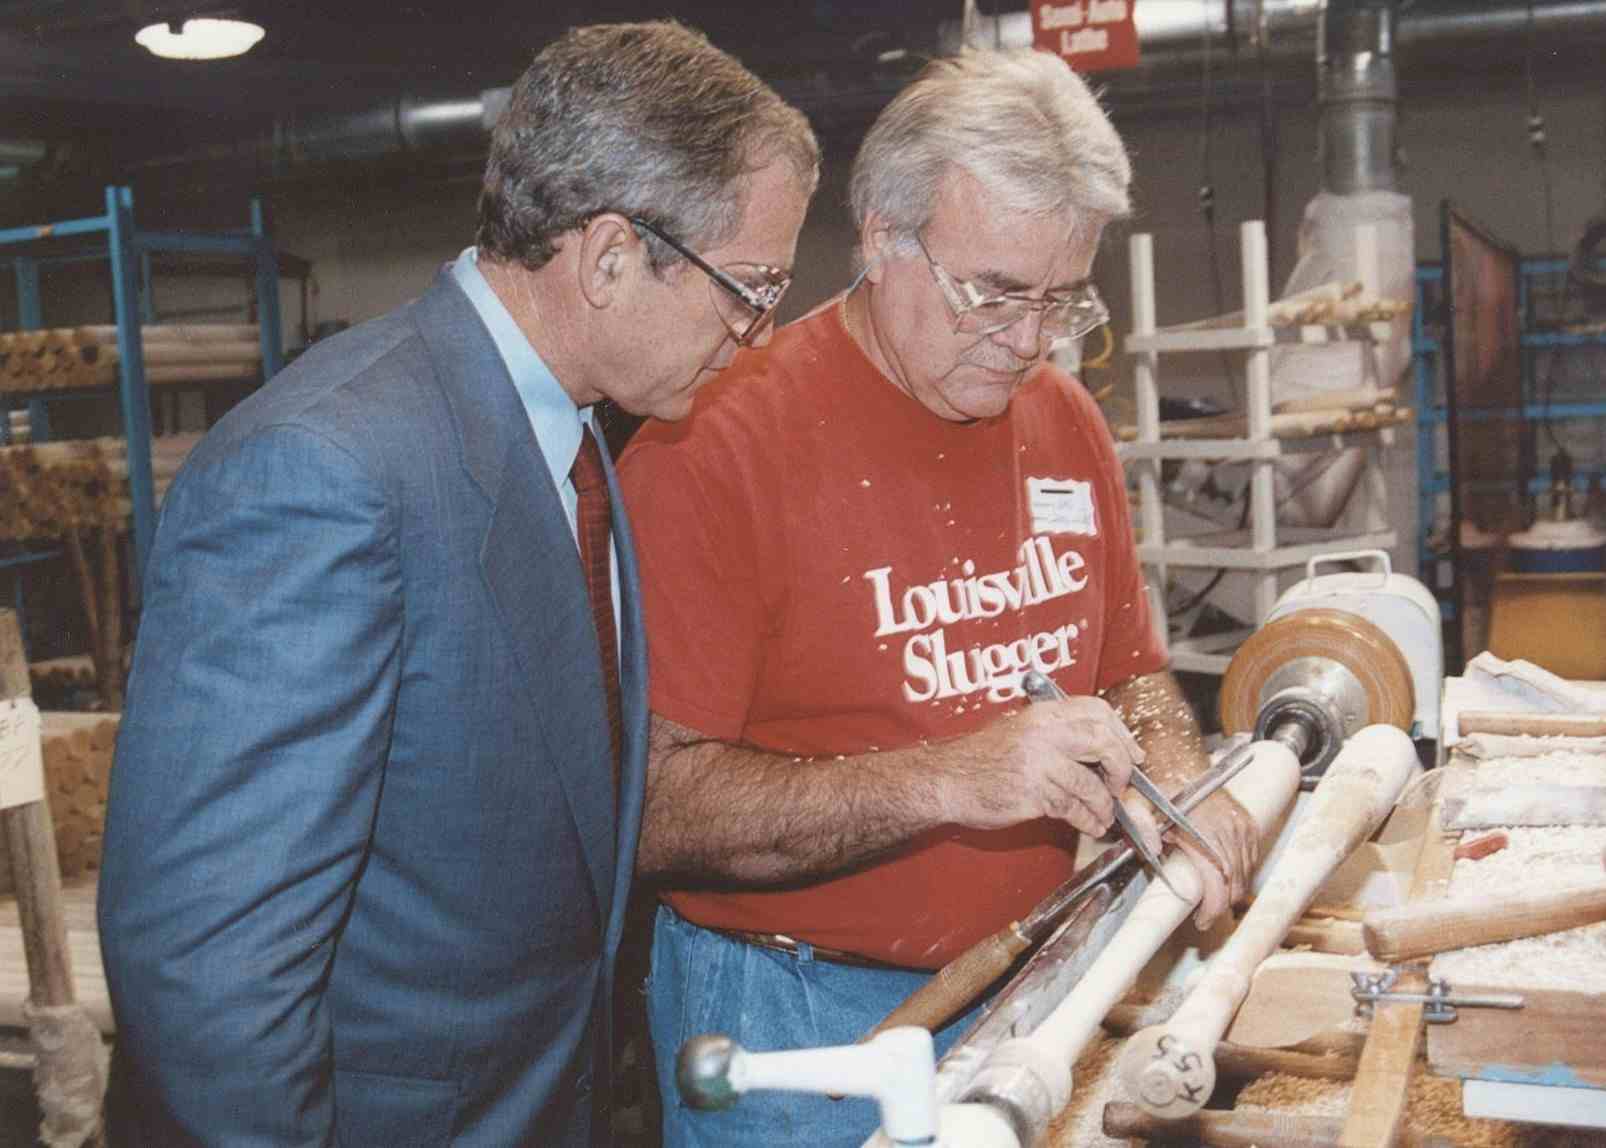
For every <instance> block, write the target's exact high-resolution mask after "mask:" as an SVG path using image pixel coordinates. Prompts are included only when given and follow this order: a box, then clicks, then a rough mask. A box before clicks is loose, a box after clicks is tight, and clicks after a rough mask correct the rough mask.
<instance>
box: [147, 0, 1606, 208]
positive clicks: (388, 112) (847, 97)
mask: <svg viewBox="0 0 1606 1148" xmlns="http://www.w3.org/2000/svg"><path fill="white" fill-rule="evenodd" d="M1396 7H1397V6H1396V5H1395V4H1385V5H1380V6H1379V5H1366V4H1364V3H1347V2H1345V3H1341V2H1340V0H1331V2H1327V0H1186V2H1184V0H1160V2H1153V0H1151V2H1149V3H1143V4H1139V5H1138V6H1137V8H1136V9H1135V19H1136V22H1137V27H1138V36H1139V40H1140V43H1141V45H1142V51H1143V63H1142V65H1140V66H1139V67H1138V68H1137V69H1135V70H1133V71H1132V72H1130V73H1123V74H1121V75H1119V76H1115V77H1112V78H1111V80H1110V82H1109V91H1110V98H1111V101H1112V102H1113V103H1116V104H1117V105H1119V106H1121V107H1122V109H1123V110H1126V109H1128V108H1131V109H1134V110H1141V109H1142V108H1143V107H1144V106H1145V105H1146V104H1149V103H1155V104H1158V103H1159V102H1161V101H1163V100H1165V99H1167V98H1172V99H1176V98H1189V99H1197V85H1198V76H1199V66H1200V63H1201V60H1202V58H1203V55H1204V53H1205V51H1206V50H1207V38H1208V50H1209V51H1210V52H1211V53H1212V60H1213V64H1212V66H1213V67H1214V68H1216V69H1217V75H1218V78H1219V79H1220V80H1221V81H1222V82H1223V85H1224V86H1226V85H1228V84H1230V83H1231V82H1232V81H1233V80H1234V79H1235V78H1236V79H1238V80H1241V81H1243V82H1244V83H1246V84H1250V85H1256V84H1258V79H1257V78H1256V69H1257V68H1258V67H1259V64H1260V60H1261V58H1262V56H1264V58H1265V59H1266V60H1267V61H1268V62H1270V63H1273V64H1277V65H1281V66H1289V65H1298V64H1301V63H1303V62H1304V61H1308V60H1309V59H1310V58H1311V53H1312V51H1313V45H1314V44H1315V43H1316V41H1317V38H1318V27H1319V26H1322V24H1323V16H1324V13H1326V14H1327V15H1328V17H1329V18H1330V19H1329V21H1328V22H1329V23H1330V22H1331V18H1334V17H1336V16H1337V14H1338V13H1339V11H1340V10H1341V9H1368V8H1370V9H1379V8H1381V9H1389V10H1393V9H1395V8H1396ZM1403 9H1404V10H1403V15H1402V17H1401V18H1400V19H1399V21H1398V37H1397V39H1398V43H1399V45H1400V46H1401V47H1402V48H1404V49H1408V50H1411V51H1412V52H1413V53H1414V52H1419V51H1421V50H1423V49H1425V48H1432V49H1434V52H1433V55H1434V56H1435V64H1436V66H1437V67H1438V68H1439V69H1440V70H1441V71H1446V72H1449V71H1453V70H1454V69H1456V68H1457V67H1465V66H1466V64H1465V63H1464V62H1463V57H1464V49H1467V48H1470V47H1473V46H1488V45H1493V44H1495V43H1496V42H1498V41H1500V40H1502V39H1504V40H1505V41H1506V43H1508V44H1509V43H1512V42H1522V38H1524V37H1527V36H1529V35H1530V34H1531V35H1532V36H1533V38H1534V41H1535V43H1536V44H1539V45H1544V46H1548V45H1557V44H1568V45H1576V44H1578V43H1580V42H1588V41H1606V0H1591V2H1588V3H1558V2H1554V0H1552V2H1546V0H1536V2H1535V3H1534V4H1533V5H1532V8H1531V10H1530V6H1529V5H1528V4H1527V3H1516V2H1513V3H1488V2H1484V0H1456V2H1455V3H1439V2H1436V0H1406V3H1405V4H1404V5H1403ZM1391 15H1392V12H1391ZM1360 23H1361V25H1364V24H1365V23H1366V21H1365V20H1362V21H1361V22H1360ZM1389 26H1390V29H1391V33H1390V34H1391V37H1392V29H1393V27H1394V22H1393V20H1392V19H1391V20H1390V22H1389ZM977 33H978V36H979V38H981V39H983V40H985V42H987V43H988V44H1000V45H1005V46H1013V47H1020V46H1025V45H1026V44H1029V43H1030V42H1031V18H1030V15H1029V13H1027V12H1026V11H1024V10H1023V11H1019V12H1009V13H1004V14H1002V15H1000V16H997V17H995V18H983V19H982V20H981V22H980V26H979V28H978V29H977ZM1365 34H1366V33H1365V31H1364V28H1363V27H1362V26H1356V27H1353V28H1346V29H1343V30H1341V31H1339V32H1336V33H1334V34H1333V35H1334V37H1335V38H1333V39H1331V40H1329V41H1328V43H1329V45H1330V47H1331V49H1332V51H1333V52H1334V56H1333V58H1334V59H1340V58H1344V56H1345V53H1343V52H1342V51H1341V50H1340V49H1341V48H1342V47H1343V46H1347V45H1351V44H1355V43H1358V42H1360V41H1361V40H1362V39H1364V36H1365ZM960 36H961V24H960V22H959V21H958V20H953V21H945V22H943V23H941V24H939V25H937V27H936V28H935V29H934V35H933V40H934V43H930V44H928V45H927V48H926V50H935V51H937V52H953V51H955V50H957V49H958V47H959V45H960V42H961V41H960ZM1391 43H1392V40H1391ZM1441 49H1442V51H1441ZM1390 54H1391V55H1392V53H1390ZM1441 57H1442V60H1441ZM870 70H873V69H870ZM1389 71H1390V74H1389V77H1388V85H1389V86H1390V87H1392V83H1393V80H1392V60H1391V61H1390V63H1389ZM1360 72H1361V74H1360V75H1358V76H1355V77H1348V76H1346V77H1344V79H1343V80H1342V81H1340V80H1337V79H1335V80H1334V82H1333V83H1334V87H1335V89H1336V88H1339V87H1343V88H1344V89H1345V90H1346V91H1352V92H1353V95H1354V97H1355V99H1354V100H1353V101H1351V102H1352V103H1354V104H1355V106H1356V108H1357V111H1356V114H1355V115H1354V116H1353V117H1345V118H1344V124H1345V126H1344V127H1343V128H1342V129H1339V128H1337V127H1335V131H1340V130H1342V132H1344V133H1346V138H1345V139H1344V140H1342V141H1335V143H1334V145H1333V146H1331V147H1329V148H1328V149H1327V151H1326V152H1324V156H1325V157H1326V158H1327V160H1328V162H1329V163H1331V164H1332V165H1334V166H1335V167H1338V168H1345V169H1346V170H1350V171H1361V170H1366V171H1374V172H1375V171H1377V170H1378V169H1377V164H1379V163H1384V164H1386V163H1387V161H1388V156H1389V153H1388V151H1387V150H1381V149H1380V148H1379V146H1378V133H1379V132H1380V131H1382V130H1383V129H1384V128H1385V127H1387V128H1388V129H1390V130H1392V123H1393V117H1392V112H1387V113H1385V112H1384V111H1383V110H1382V109H1381V108H1372V107H1371V104H1372V103H1374V102H1375V101H1372V100H1370V98H1369V97H1370V94H1371V93H1373V92H1375V91H1377V90H1379V88H1380V86H1381V85H1382V83H1383V77H1382V75H1381V74H1380V72H1379V71H1378V70H1377V69H1374V68H1372V67H1370V66H1368V67H1365V68H1362V69H1360ZM902 82H903V81H902V80H901V79H897V78H895V77H894V78H892V79H890V80H888V81H884V83H885V85H886V86H885V87H876V86H875V81H873V80H872V81H870V83H869V86H866V87H853V88H850V87H848V86H846V85H843V84H841V83H840V82H837V81H831V82H825V81H824V80H822V79H820V78H818V77H810V78H809V79H807V80H793V81H790V82H788V81H787V80H784V79H777V80H776V81H775V83H776V87H777V88H778V89H779V90H780V92H781V95H783V96H784V97H786V99H788V100H789V101H790V102H792V103H794V104H796V105H797V106H798V107H800V108H802V109H803V110H804V111H805V112H809V113H810V114H814V115H819V116H828V115H830V114H832V113H833V111H834V110H835V109H836V108H837V107H838V106H848V107H852V108H862V109H868V110H869V111H871V112H873V111H874V110H875V109H876V108H879V107H880V105H881V104H882V103H884V102H885V101H886V100H887V99H889V98H891V96H892V94H893V92H894V91H895V90H896V89H897V88H898V87H901V86H902ZM508 92H509V90H508V89H507V88H493V89H490V90H487V91H481V92H461V93H455V94H447V95H424V94H420V93H410V94H406V95H402V96H400V97H397V98H395V99H392V100H388V101H385V102H383V103H378V104H371V105H367V106H364V107H361V108H356V109H350V110H347V111H344V112H320V113H315V114H302V115H294V116H286V117H283V118H281V119H280V120H278V121H277V122H276V123H275V125H274V128H273V131H272V133H271V134H270V135H267V136H263V137H257V138H249V139H236V140H232V141H228V142H225V143H220V144H217V145H214V146H211V147H207V148H201V149H196V150H194V151H187V152H183V153H180V154H177V155H169V156H165V157H161V158H157V159H153V160H148V161H146V162H145V164H144V165H142V166H145V167H146V168H163V167H173V166H183V165H192V164H205V163H207V162H220V161H226V162H230V163H235V164H238V163H240V162H241V161H242V160H246V161H250V160H255V161H256V163H257V164H258V166H259V167H260V168H261V169H262V170H264V171H267V172H269V173H271V174H273V175H277V176H293V175H294V174H296V173H297V171H298V170H299V169H301V168H306V167H315V166H316V165H318V164H319V163H321V162H325V161H329V160H336V159H340V160H350V159H353V158H359V159H380V158H383V157H387V156H397V155H405V154H416V153H425V152H429V153H436V152H448V151H451V150H457V151H463V152H468V151H474V152H479V151H483V149H484V143H485V136H486V135H487V134H488V133H489V131H490V128H491V125H492V124H494V123H495V122H496V118H497V116H498V115H499V114H500V113H501V110H502V108H503V107H504V106H506V103H507V100H508ZM1363 98H1364V99H1363ZM1363 102H1364V103H1366V105H1367V107H1366V109H1365V110H1364V111H1363V110H1362V109H1361V106H1360V105H1361V104H1362V103H1363ZM1362 161H1365V162H1364V164H1363V163H1362ZM1356 165H1360V166H1356ZM1332 178H1333V179H1334V180H1335V181H1336V180H1338V179H1342V178H1344V176H1343V175H1340V174H1337V173H1335V174H1334V176H1333V177H1332ZM1330 187H1331V189H1332V190H1335V191H1336V190H1347V189H1344V188H1343V185H1342V184H1340V183H1337V182H1333V183H1331V184H1330Z"/></svg>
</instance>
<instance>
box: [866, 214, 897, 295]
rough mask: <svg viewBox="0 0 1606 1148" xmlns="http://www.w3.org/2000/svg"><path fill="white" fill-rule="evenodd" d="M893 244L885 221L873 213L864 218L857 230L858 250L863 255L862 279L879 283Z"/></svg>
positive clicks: (890, 232)
mask: <svg viewBox="0 0 1606 1148" xmlns="http://www.w3.org/2000/svg"><path fill="white" fill-rule="evenodd" d="M895 242H896V241H895V240H894V238H893V233H892V228H891V227H890V226H889V225H888V224H887V221H886V220H884V219H882V218H881V216H880V215H878V214H876V213H875V212H873V211H872V212H870V214H869V215H867V216H865V219H864V226H863V227H861V228H860V229H859V250H860V252H862V253H863V255H864V277H865V278H866V279H868V280H869V281H870V282H872V283H880V282H881V276H882V275H883V274H884V273H885V272H886V266H887V260H888V258H890V257H891V255H892V248H893V245H894V243H895Z"/></svg>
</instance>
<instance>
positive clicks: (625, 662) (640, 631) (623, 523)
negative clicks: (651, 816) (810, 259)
mask: <svg viewBox="0 0 1606 1148" xmlns="http://www.w3.org/2000/svg"><path fill="white" fill-rule="evenodd" d="M598 441H599V442H601V438H600V436H599V439H598ZM602 457H603V467H604V469H605V470H606V471H607V474H608V494H609V499H610V503H611V505H612V508H613V518H612V529H613V544H614V551H615V553H616V554H617V556H618V561H619V613H620V618H619V670H620V674H619V689H620V700H621V703H622V707H621V718H622V721H623V726H624V730H623V734H624V737H623V741H622V748H621V755H622V761H621V764H620V773H619V786H620V790H621V793H620V802H619V867H618V871H617V873H616V874H615V884H614V895H613V919H612V920H611V921H610V922H609V930H610V932H609V940H610V942H617V940H618V938H619V934H620V933H621V931H622V930H623V928H624V916H625V907H626V906H625V902H626V900H627V898H628V894H629V890H630V880H631V876H632V873H633V872H634V870H635V864H636V843H637V840H638V838H639V836H640V832H641V810H642V799H643V796H644V793H645V789H646V779H647V723H648V714H647V642H646V633H645V630H644V628H643V625H642V616H641V592H640V585H641V584H640V581H639V577H638V569H637V566H636V548H635V543H634V540H633V538H632V536H631V533H630V522H629V520H628V518H627V517H626V515H625V503H624V496H623V495H622V494H621V493H620V490H619V483H618V480H617V478H616V476H615V474H614V469H613V460H612V459H611V458H610V457H609V456H608V448H607V445H606V443H603V445H602ZM611 948H612V945H611V944H610V951H611Z"/></svg>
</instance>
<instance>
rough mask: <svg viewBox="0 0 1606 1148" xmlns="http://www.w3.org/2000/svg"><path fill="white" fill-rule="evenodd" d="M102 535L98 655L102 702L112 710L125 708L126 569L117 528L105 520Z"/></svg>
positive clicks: (117, 710) (100, 532) (97, 629)
mask: <svg viewBox="0 0 1606 1148" xmlns="http://www.w3.org/2000/svg"><path fill="white" fill-rule="evenodd" d="M97 533H98V534H99V536H100V594H99V595H98V597H99V600H100V625H99V626H97V627H96V635H97V637H98V639H99V645H98V647H97V649H98V650H99V651H100V656H99V657H98V658H97V659H96V660H97V662H98V663H99V665H98V666H97V676H98V677H99V679H100V681H99V682H98V685H99V692H100V700H101V703H102V704H103V705H104V706H105V707H106V709H107V710H108V711H110V712H112V713H117V712H119V711H121V710H122V708H123V586H122V582H123V573H122V562H121V561H120V560H119V559H120V547H119V546H118V537H117V534H118V530H117V526H116V525H115V524H113V523H110V522H107V523H103V524H102V525H101V527H100V529H99V531H97Z"/></svg>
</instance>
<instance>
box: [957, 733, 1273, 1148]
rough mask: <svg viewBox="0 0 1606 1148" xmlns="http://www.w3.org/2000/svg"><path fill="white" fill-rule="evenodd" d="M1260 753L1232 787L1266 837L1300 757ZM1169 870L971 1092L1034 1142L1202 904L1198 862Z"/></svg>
mask: <svg viewBox="0 0 1606 1148" xmlns="http://www.w3.org/2000/svg"><path fill="white" fill-rule="evenodd" d="M1254 753H1255V757H1254V761H1253V762H1252V763H1251V764H1250V765H1249V767H1248V768H1247V769H1245V770H1244V771H1243V773H1241V774H1239V775H1238V776H1237V777H1235V778H1234V779H1233V780H1232V781H1230V782H1228V783H1227V789H1228V791H1229V792H1230V793H1231V794H1232V795H1233V797H1234V798H1235V799H1236V800H1237V802H1238V804H1239V805H1241V806H1243V808H1244V810H1245V811H1246V812H1247V813H1248V814H1249V815H1250V817H1252V818H1254V821H1255V825H1256V826H1257V827H1259V829H1260V831H1261V833H1262V834H1263V835H1264V834H1265V833H1267V832H1268V831H1269V830H1270V829H1271V827H1272V826H1273V825H1275V824H1276V823H1277V821H1278V819H1279V818H1280V817H1281V816H1282V813H1283V810H1285V809H1286V808H1288V803H1289V802H1290V801H1292V800H1293V797H1294V794H1295V793H1296V792H1298V790H1299V776H1300V770H1299V760H1298V758H1296V757H1295V756H1294V754H1293V752H1292V751H1291V750H1289V748H1288V747H1287V746H1285V745H1283V744H1282V743H1280V742H1272V741H1262V742H1257V743H1256V744H1255V747H1254ZM1165 868H1166V876H1167V877H1168V878H1169V879H1170V880H1169V884H1168V883H1167V882H1166V881H1159V880H1156V881H1151V882H1150V883H1149V887H1148V888H1147V889H1145V890H1144V891H1143V895H1142V896H1141V897H1140V898H1139V899H1138V903H1137V904H1136V905H1134V906H1133V908H1132V912H1131V913H1130V914H1129V915H1128V916H1127V918H1126V921H1125V922H1124V923H1123V924H1122V925H1121V928H1120V929H1119V930H1118V931H1117V932H1116V934H1115V936H1113V937H1111V938H1110V942H1109V944H1107V945H1106V946H1105V947H1104V951H1103V952H1101V953H1100V954H1099V956H1098V959H1097V960H1095V961H1094V962H1093V964H1092V965H1091V966H1089V968H1088V970H1087V972H1085V973H1084V974H1082V979H1081V980H1079V981H1078V982H1077V983H1076V987H1075V988H1073V989H1072V990H1071V991H1070V992H1069V993H1068V994H1067V995H1066V997H1065V999H1064V1000H1062V1001H1061V1002H1060V1003H1059V1005H1058V1007H1056V1008H1055V1009H1054V1011H1053V1012H1052V1013H1050V1014H1049V1015H1048V1017H1047V1018H1046V1019H1045V1020H1044V1021H1043V1023H1042V1024H1040V1025H1038V1026H1037V1029H1036V1031H1034V1032H1033V1033H1032V1034H1031V1035H1030V1036H1025V1037H1019V1038H1016V1039H1013V1040H1008V1041H1005V1042H1004V1043H1003V1044H1001V1045H999V1046H998V1048H997V1049H996V1050H995V1051H994V1052H993V1054H992V1056H990V1057H989V1058H988V1060H987V1062H986V1063H985V1064H983V1065H982V1067H981V1069H980V1070H979V1071H978V1072H977V1073H976V1076H975V1078H974V1079H973V1080H972V1081H971V1082H970V1085H969V1086H968V1088H967V1089H966V1092H965V1095H966V1097H967V1098H969V1099H971V1100H976V1099H987V1098H995V1099H997V1100H1000V1101H1004V1102H1006V1103H1007V1105H1008V1106H1009V1108H1010V1109H1011V1110H1012V1111H1013V1112H1014V1113H1015V1115H1016V1118H1017V1119H1018V1120H1020V1121H1023V1122H1024V1123H1026V1124H1027V1125H1029V1126H1030V1127H1031V1128H1032V1130H1033V1132H1034V1138H1033V1139H1032V1140H1031V1141H1030V1143H1034V1144H1035V1143H1037V1142H1038V1140H1039V1139H1040V1138H1041V1136H1042V1134H1043V1132H1044V1131H1045V1130H1046V1129H1047V1127H1048V1124H1049V1122H1050V1121H1051V1120H1052V1119H1053V1118H1054V1116H1055V1115H1056V1114H1057V1113H1058V1112H1059V1111H1060V1109H1062V1108H1064V1107H1065V1105H1066V1104H1067V1103H1068V1102H1069V1100H1070V1097H1071V1072H1070V1066H1071V1065H1072V1064H1074V1063H1075V1062H1076V1060H1077V1058H1078V1057H1079V1056H1080V1055H1081V1053H1082V1051H1083V1050H1084V1049H1085V1048H1086V1047H1087V1045H1088V1042H1089V1041H1090V1040H1092V1038H1093V1037H1094V1036H1095V1035H1096V1034H1097V1033H1098V1031H1099V1024H1100V1022H1101V1021H1102V1020H1103V1019H1104V1016H1105V1014H1106V1013H1108V1012H1109V1011H1110V1008H1111V1007H1112V1006H1113V1005H1114V1004H1115V1003H1116V1002H1117V1001H1119V1000H1120V999H1121V997H1123V996H1124V995H1126V992H1127V990H1128V989H1130V988H1131V987H1132V984H1133V982H1135V981H1136V980H1137V978H1138V974H1139V973H1141V972H1142V971H1143V966H1144V965H1146V964H1148V962H1149V958H1150V957H1152V956H1153V955H1154V954H1155V953H1156V952H1157V951H1158V950H1159V948H1160V946H1161V945H1163V944H1165V942H1166V939H1167V938H1169V937H1170V936H1171V934H1172V933H1173V932H1175V931H1176V928H1177V926H1178V925H1180V924H1181V923H1182V922H1183V921H1184V920H1186V919H1187V917H1188V914H1189V913H1191V912H1193V909H1194V906H1195V905H1197V904H1198V903H1199V897H1200V895H1201V893H1202V892H1203V890H1204V884H1203V882H1202V881H1201V880H1200V878H1199V874H1198V871H1197V869H1195V867H1194V861H1193V858H1191V857H1190V856H1188V855H1187V854H1185V853H1182V852H1181V851H1180V850H1172V851H1171V853H1170V854H1169V855H1168V856H1167V857H1166V860H1165ZM1173 887H1175V888H1176V889H1179V890H1181V891H1182V893H1183V896H1180V897H1179V896H1178V895H1177V894H1176V893H1175V892H1173V891H1172V889H1173Z"/></svg>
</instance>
